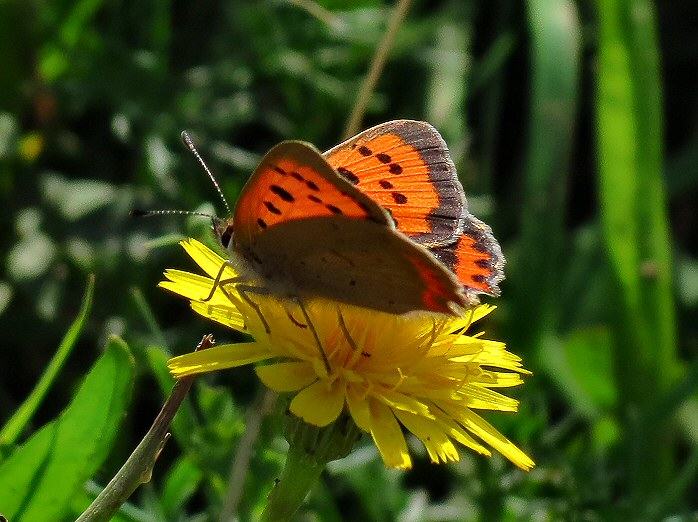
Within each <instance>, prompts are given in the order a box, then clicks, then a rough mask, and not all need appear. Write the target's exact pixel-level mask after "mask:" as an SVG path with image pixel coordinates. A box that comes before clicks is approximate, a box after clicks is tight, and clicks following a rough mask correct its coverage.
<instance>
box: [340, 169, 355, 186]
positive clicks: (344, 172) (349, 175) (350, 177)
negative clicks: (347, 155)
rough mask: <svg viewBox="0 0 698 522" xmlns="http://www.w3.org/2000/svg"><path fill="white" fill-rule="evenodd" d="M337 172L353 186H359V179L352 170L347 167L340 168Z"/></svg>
mask: <svg viewBox="0 0 698 522" xmlns="http://www.w3.org/2000/svg"><path fill="white" fill-rule="evenodd" d="M337 172H339V175H340V176H342V177H343V178H344V179H346V180H347V181H348V182H349V183H351V184H352V185H358V184H359V178H358V177H357V176H356V174H354V173H353V172H352V171H351V170H349V169H348V168H346V167H338V168H337Z"/></svg>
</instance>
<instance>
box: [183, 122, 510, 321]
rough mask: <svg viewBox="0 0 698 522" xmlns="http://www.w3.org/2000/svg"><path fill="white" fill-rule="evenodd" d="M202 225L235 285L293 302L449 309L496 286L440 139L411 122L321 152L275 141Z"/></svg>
mask: <svg viewBox="0 0 698 522" xmlns="http://www.w3.org/2000/svg"><path fill="white" fill-rule="evenodd" d="M190 148H192V147H191V146H190ZM213 227H214V232H215V234H216V236H217V238H218V240H219V242H220V244H221V245H222V246H223V248H225V249H226V250H227V252H228V254H229V257H230V264H231V265H233V266H234V267H235V268H236V269H237V271H238V273H239V274H240V276H239V277H238V278H236V281H235V282H236V283H237V284H238V285H239V288H242V289H244V290H245V291H258V292H260V293H265V294H271V295H276V296H279V297H292V298H295V299H297V300H299V301H301V302H302V301H304V300H307V299H312V298H315V297H322V298H327V299H331V300H334V301H340V302H344V303H348V304H352V305H357V306H361V307H365V308H370V309H373V310H379V311H383V312H388V313H392V314H403V313H407V312H412V311H427V312H435V313H441V314H451V315H459V314H460V313H462V310H463V309H467V308H470V307H472V306H474V305H475V304H477V303H478V297H477V296H478V294H487V295H491V296H496V295H499V288H498V283H499V282H500V281H501V280H502V279H503V277H504V275H503V266H504V257H503V255H502V252H501V249H500V247H499V244H498V243H497V241H496V240H495V239H494V237H493V235H492V231H491V229H490V227H488V226H487V225H486V224H484V223H483V222H482V221H480V220H478V219H477V218H475V217H473V216H472V215H470V214H469V213H468V211H467V205H466V199H465V193H464V191H463V187H462V185H461V184H460V181H459V180H458V177H457V174H456V169H455V166H454V164H453V161H452V160H451V158H450V155H449V152H448V149H447V147H446V143H445V142H444V140H443V138H442V137H441V135H440V134H439V133H438V131H437V130H436V129H435V128H434V127H432V126H431V125H430V124H428V123H425V122H420V121H411V120H396V121H391V122H387V123H383V124H381V125H378V126H376V127H373V128H371V129H368V130H366V131H364V132H362V133H360V134H358V135H357V136H355V137H353V138H351V139H349V140H347V141H345V142H344V143H341V144H340V145H337V146H336V147H334V148H332V149H330V150H328V151H327V152H325V153H324V154H322V153H320V151H319V150H318V149H316V148H315V147H314V146H313V145H311V144H309V143H305V142H301V141H285V142H282V143H280V144H278V145H276V146H275V147H273V148H272V149H271V150H270V151H269V152H268V153H267V154H266V155H265V156H264V158H263V159H262V160H261V162H260V163H259V166H258V167H257V168H256V169H255V171H254V172H253V173H252V175H251V176H250V178H249V180H248V181H247V183H246V184H245V186H244V187H243V189H242V191H241V192H240V194H239V197H238V200H237V204H236V206H235V209H234V212H233V214H232V217H230V218H227V219H221V218H214V222H213ZM214 288H215V285H214Z"/></svg>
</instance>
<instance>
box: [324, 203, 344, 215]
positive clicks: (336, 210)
mask: <svg viewBox="0 0 698 522" xmlns="http://www.w3.org/2000/svg"><path fill="white" fill-rule="evenodd" d="M325 207H326V208H327V210H329V211H330V212H332V213H333V214H344V212H342V209H341V208H339V207H335V206H334V205H325Z"/></svg>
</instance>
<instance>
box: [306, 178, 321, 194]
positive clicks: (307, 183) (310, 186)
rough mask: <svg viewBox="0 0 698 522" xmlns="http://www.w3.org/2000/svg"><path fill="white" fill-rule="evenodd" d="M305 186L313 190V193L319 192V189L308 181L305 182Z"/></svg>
mask: <svg viewBox="0 0 698 522" xmlns="http://www.w3.org/2000/svg"><path fill="white" fill-rule="evenodd" d="M305 184H306V186H307V187H308V188H309V189H310V190H315V191H319V190H320V187H318V186H317V185H316V184H315V183H313V182H312V181H310V180H309V179H307V180H305Z"/></svg>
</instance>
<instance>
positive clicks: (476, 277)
mask: <svg viewBox="0 0 698 522" xmlns="http://www.w3.org/2000/svg"><path fill="white" fill-rule="evenodd" d="M470 279H472V280H473V281H475V282H476V283H484V282H485V281H487V278H486V277H485V276H484V275H482V274H474V275H471V276H470Z"/></svg>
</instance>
